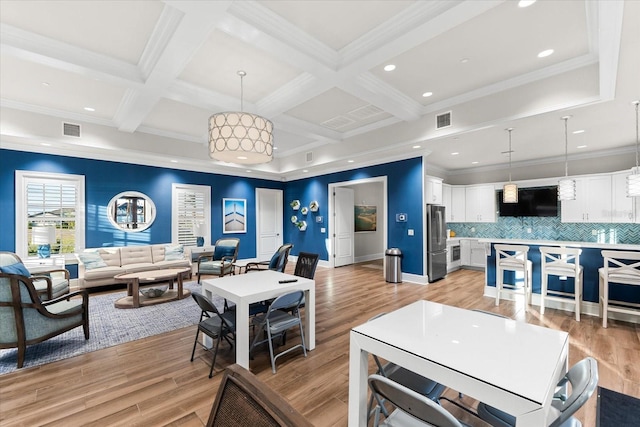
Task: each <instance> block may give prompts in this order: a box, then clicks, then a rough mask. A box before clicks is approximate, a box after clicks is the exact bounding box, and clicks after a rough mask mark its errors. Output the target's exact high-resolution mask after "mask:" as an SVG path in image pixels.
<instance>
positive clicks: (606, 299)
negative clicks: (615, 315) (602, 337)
mask: <svg viewBox="0 0 640 427" xmlns="http://www.w3.org/2000/svg"><path fill="white" fill-rule="evenodd" d="M602 288H603V289H602V293H603V295H602V327H603V328H606V327H607V315H608V314H607V310H608V309H609V280H608V279H606V278H605V279H603V286H602Z"/></svg>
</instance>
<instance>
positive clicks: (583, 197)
mask: <svg viewBox="0 0 640 427" xmlns="http://www.w3.org/2000/svg"><path fill="white" fill-rule="evenodd" d="M574 179H575V180H576V199H575V200H563V201H562V202H561V203H562V206H561V209H560V211H561V213H560V218H561V220H562V222H611V211H612V209H611V197H612V196H611V175H594V176H587V177H578V178H574Z"/></svg>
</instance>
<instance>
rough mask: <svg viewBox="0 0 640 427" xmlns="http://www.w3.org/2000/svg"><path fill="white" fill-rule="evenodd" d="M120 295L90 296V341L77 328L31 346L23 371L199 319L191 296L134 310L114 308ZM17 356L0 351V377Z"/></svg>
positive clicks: (190, 284) (219, 302)
mask: <svg viewBox="0 0 640 427" xmlns="http://www.w3.org/2000/svg"><path fill="white" fill-rule="evenodd" d="M184 286H185V289H189V290H190V291H196V292H202V286H201V285H198V284H197V283H195V282H188V283H185V285H184ZM123 296H125V292H124V291H123V292H118V293H112V294H105V295H96V296H90V297H89V339H88V340H85V339H84V333H83V331H82V327H78V328H75V329H72V330H70V331H67V332H65V333H64V334H62V335H58V336H57V337H54V338H51V339H49V340H47V341H44V342H41V343H38V344H34V345H30V346H28V347H27V351H26V355H25V362H24V366H23V368H22V369H24V368H29V367H32V366H38V365H42V364H45V363H50V362H54V361H56V360H61V359H66V358H69V357H73V356H77V355H79V354H83V353H88V352H90V351H96V350H101V349H103V348H107V347H111V346H114V345H118V344H122V343H125V342H129V341H134V340H138V339H141V338H146V337H149V336H152V335H158V334H162V333H165V332H169V331H173V330H176V329H180V328H185V327H187V326H191V325H195V324H197V323H198V321H199V319H200V308H199V307H198V305H197V304H196V302H195V301H194V300H193V298H191V297H188V298H184V299H181V300H176V301H171V302H167V303H163V304H157V305H151V306H148V307H140V308H136V309H118V308H115V307H114V305H113V304H114V302H115V301H116V300H117V299H119V298H122V297H123ZM213 302H214V303H215V304H216V306H217V307H218V308H219V309H222V305H223V302H224V300H223V299H222V298H219V297H214V299H213ZM17 357H18V350H17V349H15V348H12V349H6V350H0V375H2V374H7V373H9V372H13V371H15V370H16V369H17V368H16V362H17Z"/></svg>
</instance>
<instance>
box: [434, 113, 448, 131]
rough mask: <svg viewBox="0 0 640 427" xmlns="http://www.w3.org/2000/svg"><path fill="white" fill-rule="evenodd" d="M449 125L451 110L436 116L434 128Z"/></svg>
mask: <svg viewBox="0 0 640 427" xmlns="http://www.w3.org/2000/svg"><path fill="white" fill-rule="evenodd" d="M449 126H451V111H447V112H446V113H443V114H438V115H437V116H436V129H442V128H446V127H449Z"/></svg>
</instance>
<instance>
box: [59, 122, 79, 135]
mask: <svg viewBox="0 0 640 427" xmlns="http://www.w3.org/2000/svg"><path fill="white" fill-rule="evenodd" d="M62 134H63V135H64V136H73V137H76V138H80V125H76V124H73V123H62Z"/></svg>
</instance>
